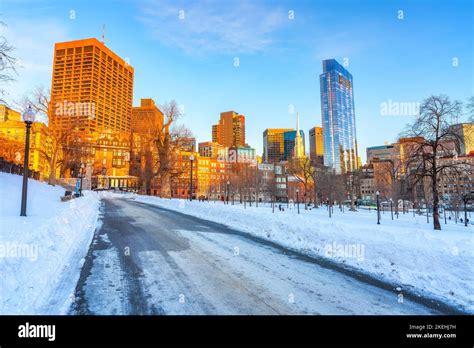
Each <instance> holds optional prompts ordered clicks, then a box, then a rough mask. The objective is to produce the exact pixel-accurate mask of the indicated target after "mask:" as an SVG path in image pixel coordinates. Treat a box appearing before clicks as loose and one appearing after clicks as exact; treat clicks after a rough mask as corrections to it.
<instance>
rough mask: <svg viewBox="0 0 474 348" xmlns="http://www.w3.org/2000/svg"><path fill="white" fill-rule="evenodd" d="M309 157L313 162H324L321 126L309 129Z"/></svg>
mask: <svg viewBox="0 0 474 348" xmlns="http://www.w3.org/2000/svg"><path fill="white" fill-rule="evenodd" d="M309 158H310V159H311V161H313V163H317V164H323V162H324V141H323V128H322V127H313V128H311V129H310V130H309Z"/></svg>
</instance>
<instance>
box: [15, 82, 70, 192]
mask: <svg viewBox="0 0 474 348" xmlns="http://www.w3.org/2000/svg"><path fill="white" fill-rule="evenodd" d="M50 98H51V93H50V91H49V90H48V89H46V88H44V87H42V86H38V87H36V88H35V90H34V91H33V92H32V93H30V94H28V95H26V96H24V97H23V98H22V99H21V100H20V101H19V102H17V104H18V106H19V107H20V108H21V109H22V110H25V109H26V107H28V105H31V106H32V107H33V109H34V110H35V111H36V113H37V115H38V116H39V117H40V118H41V117H42V118H43V119H44V120H46V121H48V127H46V128H45V131H46V134H45V136H46V137H47V138H48V143H49V146H48V148H46V149H39V151H40V153H41V154H42V155H43V156H44V158H45V159H46V162H47V163H48V166H49V171H50V173H49V177H48V184H50V185H55V184H56V171H57V170H58V169H61V166H62V165H63V162H64V156H63V151H67V149H66V147H67V144H68V142H70V141H71V139H72V136H73V134H74V132H75V131H76V127H74V126H72V127H67V128H66V127H61V126H60V125H56V124H52V122H49V121H50V116H51V113H52V112H53V111H52V110H51V109H50V101H51V99H50Z"/></svg>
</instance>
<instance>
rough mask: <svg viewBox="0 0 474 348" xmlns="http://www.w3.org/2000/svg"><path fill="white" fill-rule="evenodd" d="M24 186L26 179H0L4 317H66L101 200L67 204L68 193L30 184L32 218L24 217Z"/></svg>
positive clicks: (92, 196)
mask: <svg viewBox="0 0 474 348" xmlns="http://www.w3.org/2000/svg"><path fill="white" fill-rule="evenodd" d="M21 186H22V177H21V176H18V175H11V174H6V173H0V279H1V281H0V314H65V313H66V312H67V310H68V308H69V306H70V304H71V301H73V297H72V295H73V294H74V289H75V286H76V284H77V280H78V279H79V274H80V270H81V267H82V263H83V261H84V257H85V256H86V254H87V251H88V248H89V245H90V242H91V240H92V237H93V234H94V230H95V228H96V223H97V217H98V211H99V209H98V207H99V198H98V196H97V194H96V193H92V192H85V196H84V197H81V198H79V199H75V200H71V201H68V202H61V200H60V196H62V195H64V191H65V190H64V189H63V188H62V187H60V186H55V187H53V186H49V185H47V184H46V183H42V182H38V181H35V180H29V181H28V205H27V217H20V216H19V215H20V198H21Z"/></svg>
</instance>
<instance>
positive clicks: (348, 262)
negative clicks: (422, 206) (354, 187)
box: [135, 195, 474, 313]
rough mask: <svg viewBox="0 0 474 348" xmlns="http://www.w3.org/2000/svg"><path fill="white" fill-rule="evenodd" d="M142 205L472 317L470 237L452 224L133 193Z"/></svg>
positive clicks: (473, 246) (473, 249)
mask: <svg viewBox="0 0 474 348" xmlns="http://www.w3.org/2000/svg"><path fill="white" fill-rule="evenodd" d="M135 199H136V200H137V201H139V202H143V203H148V204H153V205H157V206H161V207H163V208H167V209H171V210H174V211H179V212H181V213H184V214H188V215H193V216H196V217H199V218H202V219H206V220H210V221H214V222H217V223H222V224H225V225H227V226H229V227H232V228H235V229H237V230H241V231H243V232H246V233H249V234H251V235H254V236H258V237H261V238H264V239H268V240H271V241H272V242H275V243H278V244H280V245H282V246H285V247H288V248H291V249H293V250H297V251H299V252H301V253H304V254H307V255H309V256H313V257H318V258H325V259H329V260H331V261H333V262H338V263H340V264H342V265H344V267H349V268H352V269H357V270H358V271H361V272H363V273H366V274H369V275H371V276H373V277H376V278H378V279H381V280H383V281H386V282H389V283H390V284H393V286H394V289H395V288H396V289H397V290H398V291H400V293H401V294H403V292H404V291H407V290H408V291H410V292H411V293H415V294H418V295H421V296H425V297H429V298H433V299H437V300H441V301H443V302H446V303H450V304H451V305H453V306H455V307H457V308H459V309H460V310H463V311H466V312H469V313H474V266H473V265H474V234H473V230H472V229H473V227H472V226H469V227H464V225H463V224H456V223H455V222H454V221H453V220H451V221H449V220H448V224H447V225H445V224H444V221H442V223H443V224H442V228H443V230H442V231H434V230H432V223H431V222H432V221H431V218H430V223H429V224H428V223H427V222H426V216H418V215H416V216H413V214H412V213H409V214H400V215H399V219H396V218H395V219H394V220H393V221H392V220H391V215H390V211H389V212H385V213H384V214H381V216H382V220H381V224H380V225H377V224H376V212H375V211H374V210H372V211H367V210H360V211H358V212H350V211H347V210H346V211H345V212H344V213H343V212H341V211H339V209H337V208H334V215H333V217H332V218H329V216H328V211H327V209H326V208H325V207H322V208H317V209H312V210H304V208H303V206H300V212H301V214H298V213H297V210H296V208H295V207H291V206H290V207H289V209H287V207H286V204H285V205H283V207H284V208H285V211H282V212H281V211H279V210H278V207H276V208H275V213H272V209H271V208H270V207H269V205H262V204H260V205H259V207H258V208H257V207H255V204H253V206H252V207H249V205H248V204H247V206H246V208H244V206H243V205H240V204H237V203H236V204H235V205H232V204H229V205H224V204H223V203H222V202H198V201H193V202H189V201H186V200H182V199H161V198H158V197H150V196H140V195H137V196H135Z"/></svg>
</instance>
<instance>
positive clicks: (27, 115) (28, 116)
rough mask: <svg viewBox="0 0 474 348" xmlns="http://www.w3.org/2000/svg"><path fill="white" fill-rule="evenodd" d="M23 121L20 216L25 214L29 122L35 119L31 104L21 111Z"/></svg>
mask: <svg viewBox="0 0 474 348" xmlns="http://www.w3.org/2000/svg"><path fill="white" fill-rule="evenodd" d="M23 121H24V122H25V124H26V138H25V158H24V160H23V187H22V190H21V212H20V216H26V200H27V191H28V159H29V158H28V157H29V156H30V155H29V152H30V129H31V124H32V123H33V122H34V121H35V113H34V112H33V109H32V108H31V105H29V106H28V108H27V109H26V111H25V112H24V113H23Z"/></svg>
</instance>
